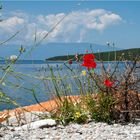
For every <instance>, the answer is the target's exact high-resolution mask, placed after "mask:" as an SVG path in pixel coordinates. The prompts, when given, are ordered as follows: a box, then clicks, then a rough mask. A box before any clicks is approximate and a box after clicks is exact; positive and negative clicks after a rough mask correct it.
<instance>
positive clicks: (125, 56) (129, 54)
mask: <svg viewBox="0 0 140 140" xmlns="http://www.w3.org/2000/svg"><path fill="white" fill-rule="evenodd" d="M83 55H84V54H79V59H81V58H82V56H83ZM94 55H95V58H96V60H102V61H115V60H119V61H123V60H130V61H133V60H134V59H135V58H136V57H139V60H140V48H134V49H125V50H117V51H107V52H99V53H94ZM68 59H73V60H75V55H69V56H67V55H65V56H56V57H51V58H48V59H46V61H64V60H68Z"/></svg>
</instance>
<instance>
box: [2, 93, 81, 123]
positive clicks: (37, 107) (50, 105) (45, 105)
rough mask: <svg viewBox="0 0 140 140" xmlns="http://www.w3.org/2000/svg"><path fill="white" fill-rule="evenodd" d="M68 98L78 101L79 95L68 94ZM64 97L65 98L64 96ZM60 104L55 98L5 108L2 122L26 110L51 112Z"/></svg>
mask: <svg viewBox="0 0 140 140" xmlns="http://www.w3.org/2000/svg"><path fill="white" fill-rule="evenodd" d="M67 98H68V99H69V100H72V101H73V102H76V101H77V100H78V99H79V96H78V95H77V96H67ZM62 99H63V98H62ZM58 106H59V99H53V100H49V101H46V102H41V103H40V104H34V105H30V106H24V107H21V108H16V109H13V110H4V111H2V112H0V122H3V121H4V120H5V119H6V118H8V117H10V116H13V115H16V114H19V113H23V112H24V111H28V112H31V111H37V112H38V111H39V112H45V111H47V112H51V111H53V110H55V109H57V107H58Z"/></svg>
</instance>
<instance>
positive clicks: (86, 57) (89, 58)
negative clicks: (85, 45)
mask: <svg viewBox="0 0 140 140" xmlns="http://www.w3.org/2000/svg"><path fill="white" fill-rule="evenodd" d="M94 58H95V56H94V54H85V55H84V57H83V60H93V61H94Z"/></svg>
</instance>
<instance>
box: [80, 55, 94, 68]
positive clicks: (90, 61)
mask: <svg viewBox="0 0 140 140" xmlns="http://www.w3.org/2000/svg"><path fill="white" fill-rule="evenodd" d="M94 58H95V56H94V55H93V54H86V55H84V57H83V61H84V62H83V64H82V66H84V67H87V68H88V69H91V68H96V66H97V64H96V62H94Z"/></svg>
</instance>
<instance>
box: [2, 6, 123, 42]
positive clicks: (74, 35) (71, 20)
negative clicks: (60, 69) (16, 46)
mask: <svg viewBox="0 0 140 140" xmlns="http://www.w3.org/2000/svg"><path fill="white" fill-rule="evenodd" d="M14 15H15V16H13V17H9V18H8V19H6V20H4V21H3V22H0V28H1V29H2V28H3V30H4V31H9V32H11V31H15V29H16V28H17V27H18V28H19V27H21V26H23V24H26V29H25V30H24V37H22V38H24V39H22V40H24V41H25V40H26V42H31V41H33V39H34V36H35V29H36V31H37V33H36V35H37V38H38V40H39V39H41V38H42V37H43V36H45V34H46V33H48V32H49V31H50V29H51V28H52V27H53V26H54V25H55V24H56V23H57V22H58V21H60V20H61V19H62V18H63V17H64V16H66V14H65V13H58V14H50V15H37V16H36V17H34V18H33V17H32V16H31V15H27V14H25V13H22V12H20V13H19V14H14ZM121 20H122V19H121V17H120V16H119V15H118V14H115V13H112V12H110V11H106V10H104V9H95V10H86V11H73V12H71V13H68V15H67V16H66V17H65V19H64V20H63V21H62V22H61V23H60V24H59V25H58V26H57V28H56V29H55V30H54V31H53V32H52V33H51V34H50V35H49V36H48V38H47V39H46V41H47V42H82V41H83V40H84V38H85V36H86V34H88V33H89V32H94V30H96V31H99V32H101V31H104V30H105V29H107V28H108V27H110V26H112V25H115V24H118V23H119V22H120V21H121ZM0 35H1V33H0Z"/></svg>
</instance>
